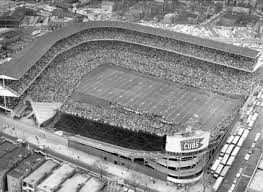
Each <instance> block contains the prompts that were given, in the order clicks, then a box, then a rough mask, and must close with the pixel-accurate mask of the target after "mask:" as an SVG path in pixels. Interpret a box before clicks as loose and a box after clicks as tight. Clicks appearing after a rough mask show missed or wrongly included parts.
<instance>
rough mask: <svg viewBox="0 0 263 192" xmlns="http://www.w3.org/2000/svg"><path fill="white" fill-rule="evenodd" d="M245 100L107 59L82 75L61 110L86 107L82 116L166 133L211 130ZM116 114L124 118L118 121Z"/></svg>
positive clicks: (81, 111) (162, 133) (66, 110)
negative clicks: (180, 82) (137, 70)
mask: <svg viewBox="0 0 263 192" xmlns="http://www.w3.org/2000/svg"><path fill="white" fill-rule="evenodd" d="M242 103H243V99H242V98H241V97H238V96H236V97H234V96H232V97H230V96H223V95H219V94H215V93H211V92H209V91H206V90H202V89H198V88H194V87H189V86H186V85H183V84H178V83H173V82H170V81H167V80H163V79H159V78H157V77H153V76H150V75H146V74H142V73H139V72H135V71H131V70H128V69H124V68H120V67H116V66H112V65H101V66H99V67H98V68H96V69H94V70H93V71H91V72H89V73H87V74H86V75H85V76H83V77H82V80H81V81H80V82H79V84H78V86H77V87H76V88H75V90H74V91H73V93H72V95H71V97H70V98H69V99H67V100H66V102H65V103H64V104H63V106H62V108H61V110H62V111H64V112H65V113H69V114H70V112H72V114H73V115H75V114H78V111H80V114H78V115H79V116H80V117H84V118H85V117H86V118H87V119H91V120H94V121H102V122H104V120H105V119H107V121H108V122H107V123H108V124H111V125H116V126H119V127H124V128H127V129H132V130H133V129H135V130H140V129H141V127H144V130H145V131H146V132H151V133H152V132H154V133H156V134H158V135H166V134H173V133H175V132H178V131H182V127H185V126H187V125H191V126H192V127H195V128H197V129H201V130H203V131H211V130H213V129H215V128H216V126H217V124H218V123H219V122H221V121H222V119H224V117H226V116H229V115H230V114H231V113H232V112H233V110H235V109H237V108H239V107H240V106H241V104H242ZM69 106H70V107H69ZM74 108H75V109H74ZM68 109H69V110H68ZM123 110H124V111H125V112H123ZM115 116H116V117H115ZM196 117H197V118H196ZM115 118H116V119H117V120H118V119H121V121H117V122H115ZM131 122H132V123H131ZM107 123H106V124H107ZM137 123H139V125H137ZM166 125H167V127H166Z"/></svg>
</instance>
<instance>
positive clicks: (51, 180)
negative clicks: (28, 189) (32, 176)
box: [37, 164, 74, 192]
mask: <svg viewBox="0 0 263 192" xmlns="http://www.w3.org/2000/svg"><path fill="white" fill-rule="evenodd" d="M73 173H74V168H73V167H71V166H70V165H68V164H63V165H61V166H60V167H59V168H57V169H56V170H54V171H53V173H52V174H51V175H50V176H49V177H47V178H46V179H45V180H44V181H43V182H42V183H41V184H40V185H38V186H37V189H38V190H39V191H45V192H52V191H54V190H56V189H57V188H59V186H60V185H61V183H62V182H64V181H65V180H66V179H67V178H68V177H70V176H71V175H72V174H73Z"/></svg>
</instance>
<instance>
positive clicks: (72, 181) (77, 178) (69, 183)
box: [57, 173, 91, 192]
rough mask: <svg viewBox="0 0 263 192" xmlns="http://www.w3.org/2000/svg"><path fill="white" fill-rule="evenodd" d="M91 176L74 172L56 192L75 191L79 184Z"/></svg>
mask: <svg viewBox="0 0 263 192" xmlns="http://www.w3.org/2000/svg"><path fill="white" fill-rule="evenodd" d="M90 177H91V176H89V175H87V174H80V173H76V174H75V175H73V176H72V177H71V178H69V179H67V180H66V181H65V182H64V183H63V184H62V186H61V188H60V189H59V190H58V191H57V192H75V191H78V189H79V188H80V186H82V185H83V184H85V183H86V181H87V180H88V179H89V178H90Z"/></svg>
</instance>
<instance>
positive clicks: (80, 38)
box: [7, 28, 254, 94]
mask: <svg viewBox="0 0 263 192" xmlns="http://www.w3.org/2000/svg"><path fill="white" fill-rule="evenodd" d="M103 39H109V40H112V39H115V40H119V41H126V42H132V43H134V44H136V43H137V44H143V45H147V46H148V47H158V48H161V49H162V50H168V51H169V53H168V51H160V50H155V51H154V52H155V53H154V54H155V55H160V56H159V57H162V56H165V57H166V55H170V54H172V52H180V53H182V54H187V56H188V54H189V55H195V56H196V54H198V55H199V56H197V57H198V58H200V57H201V56H200V55H201V54H202V57H203V58H205V59H206V60H210V57H211V58H220V59H222V61H227V60H228V59H229V58H230V57H229V58H228V56H227V54H226V53H222V55H221V56H218V55H219V51H217V52H214V53H212V52H211V53H210V52H209V53H208V52H206V51H207V49H202V51H200V48H199V49H198V48H197V47H196V46H194V45H190V44H187V43H183V42H178V41H175V40H171V39H168V38H163V37H157V36H152V37H151V35H149V34H140V33H138V32H132V31H127V30H124V29H113V28H105V29H103V30H102V29H100V30H99V29H98V28H94V29H89V30H86V31H82V32H80V33H78V34H74V35H72V36H70V37H68V38H65V39H62V40H60V41H58V42H57V43H56V44H55V45H54V46H53V47H51V49H50V50H49V51H48V52H47V53H46V54H45V55H44V56H43V57H42V58H41V59H40V60H39V61H38V62H37V63H36V64H35V65H34V66H33V67H32V68H31V69H30V70H29V71H28V72H27V73H26V74H25V75H24V76H23V77H22V78H21V79H20V80H19V81H9V82H7V85H8V86H9V87H11V88H12V89H13V90H15V91H16V92H18V93H19V94H22V93H23V92H24V91H25V90H26V89H27V88H28V86H29V85H30V84H31V83H32V82H33V81H34V80H35V78H36V77H37V76H38V75H40V74H41V72H42V71H43V70H44V69H45V67H46V66H47V65H48V64H49V62H50V60H51V59H52V58H54V57H55V56H56V55H57V54H59V53H61V52H63V51H65V50H67V49H69V48H71V47H74V46H76V45H78V44H80V43H82V42H86V41H96V40H103ZM117 42H118V41H116V42H113V43H115V44H116V43H117ZM184 46H186V47H187V49H186V50H184V49H183V47H184ZM145 49H147V47H146V48H145ZM148 49H150V48H148ZM180 50H181V51H180ZM197 50H199V51H197ZM176 57H177V55H176ZM202 57H201V58H202ZM192 58H193V60H195V59H194V57H192ZM207 58H209V59H207ZM227 58H228V59H227ZM240 58H241V57H239V58H235V59H234V58H233V57H232V59H231V60H232V61H233V63H232V66H235V67H238V68H241V69H242V70H245V69H246V70H248V68H247V67H248V66H250V67H251V66H254V62H252V63H253V64H251V65H250V64H249V63H250V62H249V61H248V60H247V59H244V58H243V59H241V60H242V61H245V62H246V64H242V61H240ZM187 60H191V57H189V58H188V59H187ZM201 63H204V62H201ZM206 63H207V65H212V63H210V62H206ZM234 63H237V64H238V65H240V66H236V65H235V64H234ZM166 67H167V66H164V68H166ZM252 68H253V67H252ZM228 70H232V68H231V69H228ZM250 70H251V69H250ZM188 75H189V74H188ZM222 76H223V75H222ZM241 82H242V83H243V81H241Z"/></svg>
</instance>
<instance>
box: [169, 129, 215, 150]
mask: <svg viewBox="0 0 263 192" xmlns="http://www.w3.org/2000/svg"><path fill="white" fill-rule="evenodd" d="M209 137H210V133H209V132H203V131H198V132H194V133H190V134H189V135H187V136H185V135H183V134H178V135H174V136H167V137H166V146H165V150H166V151H168V152H174V153H187V152H193V151H198V150H201V149H204V148H206V147H207V146H208V144H209Z"/></svg>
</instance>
